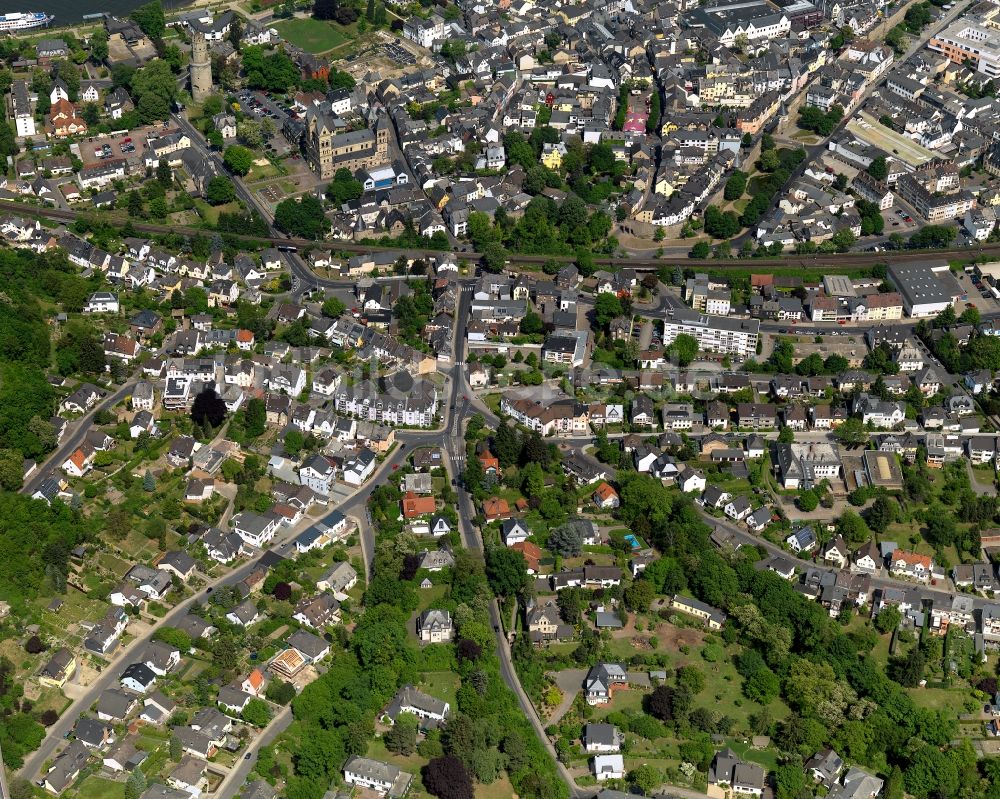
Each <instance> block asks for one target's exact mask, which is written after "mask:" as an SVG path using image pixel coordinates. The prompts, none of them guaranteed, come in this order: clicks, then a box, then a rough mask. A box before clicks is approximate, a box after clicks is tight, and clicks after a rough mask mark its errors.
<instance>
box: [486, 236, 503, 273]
mask: <svg viewBox="0 0 1000 799" xmlns="http://www.w3.org/2000/svg"><path fill="white" fill-rule="evenodd" d="M482 255H483V258H482V261H483V268H484V269H485V270H486V271H487V272H491V273H493V274H499V273H500V272H502V271H503V268H504V266H505V265H506V263H507V250H506V249H505V248H504V246H503V245H502V244H500V243H499V242H496V241H491V242H489V243H488V244H486V246H485V247H483V252H482Z"/></svg>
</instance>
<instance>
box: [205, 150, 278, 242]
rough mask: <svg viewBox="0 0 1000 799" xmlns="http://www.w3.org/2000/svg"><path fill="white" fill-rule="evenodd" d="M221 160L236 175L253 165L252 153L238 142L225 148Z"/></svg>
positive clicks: (241, 173) (243, 173) (248, 169)
mask: <svg viewBox="0 0 1000 799" xmlns="http://www.w3.org/2000/svg"><path fill="white" fill-rule="evenodd" d="M222 160H223V163H225V165H226V168H227V169H228V170H229V171H230V172H233V173H235V174H237V175H245V174H247V173H248V172H249V171H250V168H251V167H252V166H253V153H252V152H251V151H250V150H248V149H247V148H246V147H240V146H239V145H238V144H234V145H232V146H231V147H227V148H226V151H225V153H223V156H222ZM283 202H294V200H284V201H283ZM276 215H277V212H276ZM275 224H277V220H276V221H275ZM286 232H287V231H286Z"/></svg>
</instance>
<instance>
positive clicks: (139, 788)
mask: <svg viewBox="0 0 1000 799" xmlns="http://www.w3.org/2000/svg"><path fill="white" fill-rule="evenodd" d="M145 790H146V775H145V774H143V773H142V767H141V766H136V767H135V768H134V769H132V773H131V774H129V777H128V779H127V780H126V781H125V799H139V797H140V796H142V794H143V793H144V792H145Z"/></svg>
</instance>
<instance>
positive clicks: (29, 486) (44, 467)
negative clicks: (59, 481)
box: [0, 380, 135, 799]
mask: <svg viewBox="0 0 1000 799" xmlns="http://www.w3.org/2000/svg"><path fill="white" fill-rule="evenodd" d="M134 386H135V381H134V380H130V381H129V382H127V383H125V384H124V385H123V386H122V387H121V388H120V389H118V390H117V391H116V392H114V393H113V394H109V395H108V396H107V397H105V398H104V399H103V400H101V401H100V402H99V403H97V405H95V406H94V407H93V408H92V409H91V410H90V411H89V412H88V413H86V414H84V415H83V416H81V417H80V418H79V419H77V420H76V421H75V422H70V423H69V424H70V426H71V427H72V428H73V431H72V432H71V433H69V434H67V435H65V436H64V438H63V441H62V443H61V444H59V446H58V447H56V448H55V450H54V451H53V452H52V454H51V455H49V457H48V458H46V459H45V461H44V462H42V463H40V464H39V465H38V468H37V469H36V470H35V473H34V474H33V475H32V476H31V477H29V478H28V479H27V480H25V481H24V485H23V486H22V487H21V493H22V494H28V495H29V496H30V495H31V494H34V493H35V491H36V490H37V489H38V486H40V485H41V484H42V481H43V480H45V478H47V477H50V476H52V474H53V472H55V471H57V470H58V468H59V466H60V465H61V464H63V463H64V462H65V461H66V459H67V458H68V457H69V456H70V454H71V453H72V452H73V450H75V449H76V448H77V447H78V446H80V444H82V443H83V439H84V437H86V435H87V431H88V430H89V429H90V423H91V422H92V421H93V419H94V415H95V414H96V413H97V412H98V411H101V410H105V409H107V408H111V407H113V406H114V405H115V404H117V403H119V402H121V401H122V400H123V399H125V397H127V396H128V395H129V394H130V393H131V392H132V388H133V387H134ZM0 799H2V797H0Z"/></svg>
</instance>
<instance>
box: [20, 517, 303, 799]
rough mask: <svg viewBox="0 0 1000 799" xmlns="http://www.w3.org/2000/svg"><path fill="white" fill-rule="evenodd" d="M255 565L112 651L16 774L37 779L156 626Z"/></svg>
mask: <svg viewBox="0 0 1000 799" xmlns="http://www.w3.org/2000/svg"><path fill="white" fill-rule="evenodd" d="M311 524H313V521H312V520H303V521H302V522H300V523H299V524H298V525H296V526H295V527H291V528H287V529H285V530H284V531H279V533H278V535H277V536H275V538H274V541H273V544H272V546H271V547H270V549H271V551H273V552H279V553H280V554H282V555H285V556H286V557H287V554H286V553H285V552H284V551H283V550H284V549H285V544H286V543H287V542H288V541H291V540H292V539H293V538H294V537H295V536H296V535H297V534H298V533H300V532H301V531H302V530H303V529H305V528H306V527H308V526H310V525H311ZM256 565H257V558H254V559H253V560H251V561H248V562H247V563H244V564H243V565H242V566H239V567H238V568H236V569H235V570H233V571H231V572H229V573H228V574H225V575H223V576H221V577H218V578H216V579H215V580H212V581H211V582H209V583H208V584H207V585H206V586H205V588H204V589H202V590H201V591H199V592H198V593H197V594H195V595H194V596H191V597H188V598H187V599H185V600H184V601H183V602H181V603H180V604H178V605H177V606H176V607H174V608H173V609H171V610H170V611H169V612H168V613H167V614H166V615H165V616H164V617H163V618H162V619H160V620H159V621H158V622H157V623H156V624H155V625H153V626H152V627H150V629H149V631H148V632H147V633H146V634H145V635H142V636H140V637H137V638H136V639H135V640H134V641H132V642H131V643H130V644H129V645H128V646H127V647H125V648H123V649H120V650H119V651H118V652H117V653H116V654H115V657H114V659H113V660H112V662H111V663H109V664H108V665H107V666H105V667H104V670H103V671H102V672H101V674H100V676H99V677H98V678H97V679H96V680H95V681H94V682H93V683H92V684H91V685H90V686H89V687H88V688H87V690H86V692H85V693H84V694H82V695H81V696H80V697H79V698H78V699H76V700H75V701H74V702H73V703H72V704H71V705H70V706H69V708H67V710H66V711H65V712H64V713H63V714H62V716H60V717H59V720H58V721H57V722H56V723H55V724H53V725H52V726H51V727H49V728H48V730H47V734H46V736H45V740H44V741H42V745H41V746H40V747H39V748H38V749H37V750H35V752H33V753H32V754H31V755H29V756H28V757H27V758H26V759H25V761H24V765H23V766H22V767H21V769H20V771H19V772H18V774H19V775H20V776H22V777H24V778H26V779H30V780H32V781H34V780H35V779H36V777H37V775H38V772H39V770H40V769H41V767H42V765H43V764H44V763H45V761H46V760H48V759H49V758H50V757H52V755H54V754H55V750H56V748H57V747H58V745H59V742H60V741H62V740H63V738H64V736H65V734H66V733H68V732H69V731H70V730H72V729H73V727H74V726H75V725H76V721H77V719H78V718H79V717H80V715H81V714H82V713H84V712H85V711H86V710H87V708H89V707H90V706H91V705H92V704H94V702H96V701H97V699H98V697H99V696H100V695H101V693H102V692H103V691H104V690H106V689H107V688H110V687H112V686H113V685H116V684H117V683H118V677H119V676H120V674H121V672H122V670H123V669H124V667H125V666H127V665H128V664H129V662H130V657H131V655H133V654H135V653H136V652H138V651H139V650H140V649H141V648H142V647H143V646H145V645H146V644H147V643H149V641H150V640H151V639H152V637H153V635H154V634H155V633H156V631H157V630H159V629H161V628H163V627H169V626H171V624H172V623H174V622H176V621H179V620H180V619H181V617H183V616H184V615H185V614H186V613H187V612H188V611H189V610H190V609H191V608H192V606H193V605H195V604H196V603H199V602H200V601H201V600H204V599H205V598H206V596H207V589H208V588H210V587H211V588H215V587H217V586H220V585H233V584H234V583H238V582H239V581H240V580H242V579H243V578H244V577H246V576H247V575H248V574H250V572H251V571H253V570H254V568H256Z"/></svg>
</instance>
